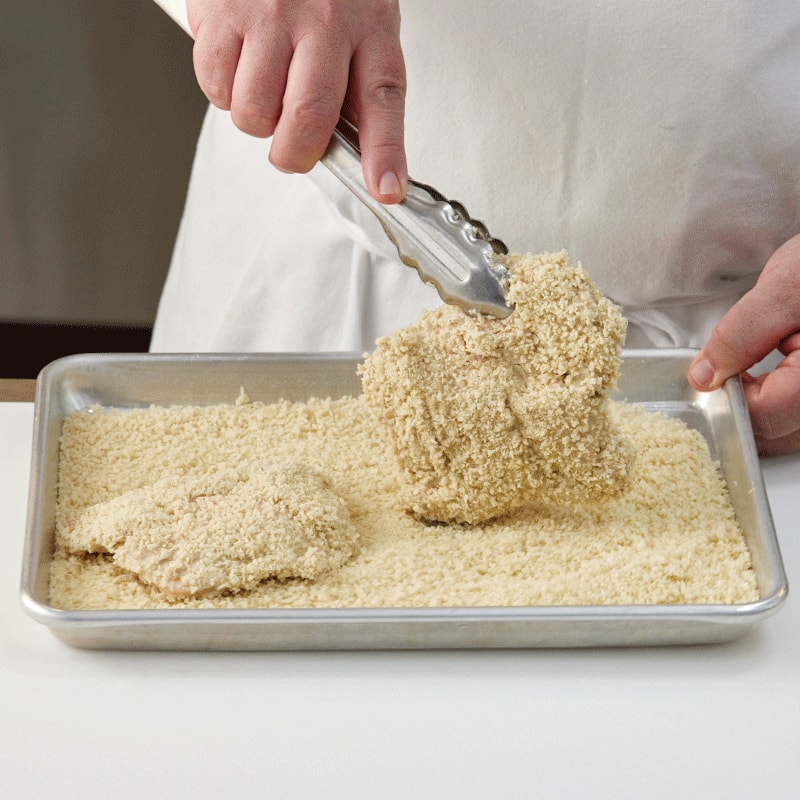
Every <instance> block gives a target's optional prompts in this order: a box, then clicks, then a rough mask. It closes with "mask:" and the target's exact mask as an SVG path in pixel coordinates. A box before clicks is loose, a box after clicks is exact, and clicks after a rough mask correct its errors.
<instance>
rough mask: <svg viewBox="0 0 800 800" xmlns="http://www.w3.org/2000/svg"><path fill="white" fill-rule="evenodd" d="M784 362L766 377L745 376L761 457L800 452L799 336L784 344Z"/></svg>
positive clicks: (751, 415) (745, 389)
mask: <svg viewBox="0 0 800 800" xmlns="http://www.w3.org/2000/svg"><path fill="white" fill-rule="evenodd" d="M780 349H781V351H782V352H783V353H784V356H785V357H784V359H783V360H782V361H781V362H780V363H779V364H778V366H777V367H776V368H775V370H773V371H772V372H770V373H767V374H766V375H759V376H758V377H757V378H752V377H750V376H749V375H745V376H743V381H744V391H745V399H746V401H747V407H748V409H749V410H750V419H751V421H752V423H753V433H754V435H755V439H756V446H757V447H758V452H759V453H760V454H761V455H779V454H782V453H790V452H793V451H795V450H798V449H800V335H798V334H795V335H794V336H791V337H789V339H787V340H786V341H785V342H783V343H782V345H781V348H780Z"/></svg>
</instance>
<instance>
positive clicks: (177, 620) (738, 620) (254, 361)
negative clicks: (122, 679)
mask: <svg viewBox="0 0 800 800" xmlns="http://www.w3.org/2000/svg"><path fill="white" fill-rule="evenodd" d="M696 353H697V350H695V349H692V348H660V349H652V350H651V349H644V350H643V349H630V350H625V351H623V363H624V361H625V360H630V359H635V358H644V359H653V358H664V359H670V360H675V359H691V358H693V357H694V355H695V354H696ZM362 358H363V354H359V353H354V352H331V353H243V354H238V353H237V354H229V353H182V354H170V353H153V354H150V353H147V354H142V353H113V354H102V353H84V354H75V355H71V356H65V357H63V358H60V359H57V360H56V361H54V362H51V363H50V364H48V365H46V366H45V367H44V368H43V369H42V371H41V372H40V374H39V376H38V378H37V381H36V393H35V400H34V403H35V406H34V428H33V458H32V461H31V469H30V473H31V480H30V483H29V496H28V515H27V524H26V532H25V544H24V548H23V565H22V574H21V580H20V587H19V590H20V601H21V605H22V607H23V609H24V611H25V612H26V614H27V615H28V616H30V617H31V618H32V619H34V620H35V621H37V622H39V623H41V624H43V625H45V626H46V627H48V628H49V629H50V630H51V632H52V633H53V634H54V635H56V636H57V637H58V638H61V639H62V640H64V641H66V642H67V643H68V644H72V645H75V646H78V647H90V648H91V647H94V646H97V645H96V644H93V643H92V632H97V631H99V630H105V631H113V630H115V629H117V630H119V631H120V632H121V633H123V634H125V637H123V638H125V641H123V642H120V644H119V647H120V648H124V649H203V650H211V649H216V648H215V646H214V643H213V642H210V643H206V645H205V646H202V647H198V648H195V647H186V646H181V645H176V646H175V647H174V648H171V647H162V646H156V647H153V642H152V635H151V634H152V633H153V631H154V630H155V631H159V630H162V629H170V628H172V627H174V626H176V625H180V626H185V625H187V626H191V627H196V626H199V625H209V626H213V627H215V628H216V627H218V626H223V627H224V626H227V625H232V624H235V625H237V626H245V627H246V628H248V629H250V628H254V629H256V628H258V629H260V628H266V629H268V628H273V627H281V628H287V627H289V628H293V629H297V630H298V631H299V630H303V629H305V628H312V627H314V626H318V625H320V624H323V625H331V626H333V627H340V626H350V627H353V629H354V630H358V631H361V632H362V633H364V634H369V632H370V631H375V630H377V629H380V628H382V629H384V632H386V629H389V630H388V632H389V634H391V629H392V628H396V627H402V626H408V625H412V626H414V625H419V626H423V627H424V626H430V625H435V624H438V623H456V624H460V625H465V626H467V627H469V626H485V625H487V624H496V623H498V622H502V623H507V624H511V625H520V626H530V625H536V624H537V623H547V622H556V623H557V622H561V623H565V622H568V623H572V624H574V625H575V626H576V627H580V626H585V625H587V624H589V625H590V624H597V623H598V622H604V623H611V624H612V625H613V624H618V625H626V624H635V625H641V624H643V623H653V624H656V625H659V624H663V623H669V622H676V623H681V624H689V625H690V626H694V627H695V628H696V629H698V630H701V631H702V629H703V628H704V627H705V628H706V629H707V630H706V632H705V633H704V634H701V638H700V639H699V640H696V641H693V640H692V637H691V636H688V637H686V640H685V641H684V640H683V639H681V638H680V637H678V640H677V641H671V640H668V641H665V642H664V643H665V644H675V643H678V644H681V643H685V644H704V643H716V642H721V641H731V640H733V639H735V638H738V637H739V636H740V635H742V634H744V633H745V632H746V631H747V630H749V629H750V627H752V625H754V624H755V623H757V622H760V621H762V620H763V619H766V618H767V617H769V616H771V615H772V614H774V613H775V612H776V611H778V610H779V609H780V608H781V607H782V606H783V604H784V602H785V600H786V598H787V596H788V590H789V586H788V580H787V577H786V572H785V569H784V565H783V560H782V557H781V554H780V546H779V542H778V540H777V535H776V532H775V529H774V523H773V521H772V515H771V511H770V508H769V503H768V498H767V495H766V487H765V485H764V481H763V474H762V472H761V470H760V467H759V468H758V469H757V470H756V471H755V472H754V473H751V474H750V477H751V478H752V480H753V482H754V485H755V488H756V490H757V498H756V499H757V501H758V502H759V503H761V504H762V505H763V506H765V507H764V508H762V509H760V510H761V511H762V513H765V514H766V518H767V520H768V522H769V531H768V534H769V539H770V541H769V542H768V544H769V546H770V549H771V553H770V555H771V558H772V559H773V560H774V564H773V568H774V570H775V576H774V577H775V588H774V590H773V591H772V592H770V593H769V594H767V595H766V596H764V597H760V598H759V599H758V600H755V601H752V602H748V603H732V604H664V605H656V604H635V605H633V604H632V605H552V606H469V607H461V606H458V607H452V606H443V607H392V608H384V607H376V608H373V607H364V608H361V607H358V608H351V607H348V608H242V609H239V608H188V609H187V608H179V609H96V610H66V609H60V608H56V607H54V606H51V605H49V604H48V603H46V602H43V601H41V600H39V599H37V592H36V588H35V583H36V579H37V577H38V574H37V573H38V570H37V569H36V567H35V565H36V562H37V560H38V556H37V548H36V545H37V534H38V528H39V527H40V525H39V526H37V523H41V520H40V512H41V509H40V508H39V502H38V501H39V496H38V493H37V491H36V489H37V486H39V485H40V481H41V478H42V475H41V474H40V473H41V471H42V470H43V469H44V466H45V465H44V464H42V463H40V461H41V459H39V458H38V455H39V453H40V452H41V449H40V447H39V445H40V444H41V442H42V440H43V438H44V437H45V436H46V434H47V431H46V430H45V425H44V423H45V422H46V419H45V417H44V416H43V409H45V408H46V407H47V402H48V400H49V394H50V392H52V391H54V388H55V387H54V386H53V382H54V381H57V380H58V378H59V376H60V375H61V374H62V373H63V372H64V371H66V370H69V369H70V368H71V367H74V366H77V365H88V366H89V367H92V366H94V365H101V366H102V365H109V364H113V365H117V366H126V365H132V364H136V363H140V362H145V363H148V362H149V363H154V364H157V363H163V364H174V363H176V362H180V363H181V364H187V365H198V366H202V365H206V366H207V365H210V364H214V363H217V362H224V363H225V364H238V363H241V364H248V365H258V364H260V363H264V362H286V361H290V362H298V363H309V362H317V361H322V362H331V361H340V362H352V361H359V360H361V359H362ZM719 391H725V392H727V393H728V394H729V396H730V400H731V404H732V407H733V410H734V412H735V413H736V414H738V415H739V417H741V414H742V410H744V418H743V419H741V418H740V419H738V420H737V421H738V422H739V424H741V425H743V426H744V436H743V442H742V445H743V447H745V448H752V452H751V453H746V454H745V455H749V456H750V458H751V459H755V463H756V464H757V465H758V463H759V462H758V456H757V454H756V453H755V444H754V441H753V439H752V428H751V426H750V421H749V416H748V415H747V411H746V404H745V401H744V393H743V391H742V385H741V381H740V380H739V379H738V378H732V379H729V380H728V381H727V382H726V384H725V386H724V387H723V389H721V390H719ZM467 636H468V632H467ZM390 638H391V636H390ZM672 639H674V637H672ZM660 643H661V642H659V641H658V637H657V636H656V635H654V637H653V640H652V641H644V642H642V644H644V645H648V646H649V645H657V644H660ZM616 644H617V643H616V642H615V641H609V642H602V641H600V642H594V643H593V642H589V643H588V644H586V645H582V644H580V643H577V644H575V645H574V646H616ZM99 646H100V647H102V648H106V649H113V648H114V647H116V645H114V644H109V643H105V644H100V645H99ZM437 646H442V647H459V648H461V647H464V648H469V647H470V646H472V645H470V644H468V643H467V644H463V645H462V644H443V645H437V644H435V643H434V644H433V645H431V644H426V645H425V647H437ZM492 646H495V645H485V644H479V645H477V647H479V648H481V649H483V648H485V647H492ZM496 646H498V647H503V648H532V647H541V646H544V647H547V646H551V645H550V644H548V640H547V637H546V636H545V637H544V639H543V640H542V641H541V642H540V643H530V642H529V643H525V642H522V643H516V644H515V643H508V642H504V643H502V644H498V645H496ZM557 646H561V645H557ZM408 647H415V645H414V644H409V643H407V642H402V641H398V642H396V643H394V644H389V645H383V646H380V649H387V648H388V649H393V648H398V649H401V648H408ZM223 649H248V648H245V647H241V648H240V647H233V648H231V647H225V648H223ZM256 649H272V648H271V647H269V646H259V647H257V648H256ZM276 649H304V650H313V649H353V648H352V647H351V646H350V645H348V644H347V643H343V645H342V646H341V647H339V646H337V645H335V644H334V645H332V646H331V645H329V646H324V645H323V646H322V647H315V646H313V645H309V644H308V643H306V644H302V643H300V644H298V646H297V647H286V646H281V647H279V648H276Z"/></svg>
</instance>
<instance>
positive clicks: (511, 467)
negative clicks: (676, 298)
mask: <svg viewBox="0 0 800 800" xmlns="http://www.w3.org/2000/svg"><path fill="white" fill-rule="evenodd" d="M507 266H508V268H509V271H510V275H511V279H510V287H509V300H510V301H511V302H512V303H514V304H515V306H516V308H515V311H514V313H513V314H511V316H510V317H509V318H508V320H503V321H498V320H493V319H490V318H486V317H482V316H477V317H470V316H467V315H465V314H463V313H462V312H460V311H458V310H456V309H450V308H449V307H447V308H443V309H440V310H438V311H435V312H431V313H430V314H425V315H423V316H422V318H421V319H420V320H419V322H418V323H417V324H416V325H414V326H410V327H409V328H407V329H404V330H402V331H398V332H397V333H395V334H393V335H392V336H390V337H386V338H385V339H384V340H380V341H379V342H378V344H377V348H376V350H375V352H374V353H373V354H370V355H368V356H367V357H366V358H365V360H364V362H363V364H362V365H361V368H360V372H361V375H362V381H363V386H364V394H363V395H362V396H358V397H342V398H338V399H330V398H312V399H310V400H308V401H307V402H304V403H298V402H287V401H279V402H275V403H260V402H251V401H250V400H249V398H247V396H246V394H244V393H242V395H241V396H240V397H239V398H238V400H236V402H232V403H230V404H225V405H216V406H206V407H199V406H198V407H193V406H175V407H152V408H149V409H134V410H113V409H112V410H101V409H99V408H92V409H86V410H82V411H76V412H74V413H71V414H69V415H68V416H67V418H66V419H65V421H64V426H63V431H62V437H61V445H60V457H59V486H58V502H57V513H56V547H55V552H54V558H53V561H52V564H51V567H50V602H51V604H52V605H54V606H56V607H59V608H65V609H99V608H105V609H119V608H162V607H212V606H215V607H250V608H268V607H271V608H274V607H295V608H296V607H423V606H429V607H430V606H509V605H514V606H526V605H555V604H564V605H576V604H578V605H605V604H630V603H643V604H658V603H742V602H750V601H753V600H756V599H757V597H758V591H757V586H756V582H755V577H754V574H753V571H752V566H751V562H750V555H749V552H748V550H747V547H746V544H745V541H744V537H743V534H742V531H741V529H740V527H739V525H738V522H737V520H736V517H735V514H734V511H733V508H732V505H731V502H730V497H729V495H728V492H727V489H726V486H725V484H724V481H723V479H722V477H721V475H720V473H719V470H718V467H717V465H716V464H715V463H714V462H713V461H712V460H711V457H710V455H709V452H708V449H707V447H706V444H705V441H704V440H703V438H702V436H701V435H700V434H699V433H698V432H696V431H694V430H691V429H689V428H688V427H687V426H686V425H685V424H684V423H683V422H681V421H680V420H677V419H673V418H670V417H667V416H665V415H662V414H658V413H651V412H648V411H646V410H644V409H642V408H640V407H637V406H633V405H628V404H625V403H620V402H612V401H610V400H609V399H608V392H609V391H610V390H611V389H613V388H614V386H615V383H616V379H617V374H618V370H619V363H620V348H621V344H622V339H623V337H624V330H625V326H624V320H622V319H621V317H620V316H619V314H618V312H617V310H616V309H615V308H614V307H613V306H612V305H611V304H610V303H609V302H608V301H607V300H606V299H605V298H603V297H602V296H601V295H600V293H599V292H598V291H597V289H596V287H595V286H594V285H593V284H592V283H591V281H590V280H589V278H588V276H587V275H586V273H585V272H584V271H583V270H582V269H581V268H580V267H575V266H573V265H571V264H570V263H569V261H568V260H567V258H566V254H563V253H561V254H555V255H545V256H538V257H533V256H513V257H508V259H507ZM432 520H436V521H435V522H434V521H432Z"/></svg>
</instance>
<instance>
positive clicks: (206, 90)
mask: <svg viewBox="0 0 800 800" xmlns="http://www.w3.org/2000/svg"><path fill="white" fill-rule="evenodd" d="M190 21H191V18H190ZM192 30H193V33H194V35H195V43H194V49H193V50H192V59H193V61H194V71H195V75H196V76H197V83H198V85H199V86H200V89H201V90H202V92H203V94H204V95H205V96H206V97H207V98H208V100H209V102H210V103H211V104H212V105H215V106H216V107H217V108H221V109H223V110H225V111H227V110H229V109H230V107H231V96H232V89H233V79H234V76H235V74H236V68H237V64H238V62H239V54H240V52H241V49H242V42H243V41H244V36H243V35H242V34H241V33H240V32H238V31H237V30H236V28H235V27H233V26H231V25H229V24H227V23H225V22H220V23H219V24H217V23H216V21H215V20H214V19H213V18H206V19H204V21H203V22H202V23H200V24H199V25H198V27H197V28H196V29H195V28H194V27H193V28H192Z"/></svg>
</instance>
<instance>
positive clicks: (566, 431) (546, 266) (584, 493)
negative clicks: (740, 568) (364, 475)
mask: <svg viewBox="0 0 800 800" xmlns="http://www.w3.org/2000/svg"><path fill="white" fill-rule="evenodd" d="M503 261H504V264H505V266H506V267H507V269H508V271H509V274H510V282H509V287H508V292H507V299H508V302H509V303H510V304H512V305H513V306H514V312H513V313H512V314H511V316H510V317H508V318H507V319H502V320H498V319H494V318H493V317H489V316H484V315H474V316H473V315H467V314H464V313H463V311H462V310H461V309H460V308H457V307H455V306H452V305H442V306H440V307H439V308H437V309H436V310H434V311H429V312H426V313H423V314H422V316H421V317H420V319H419V320H418V321H417V322H416V323H414V324H413V325H409V326H408V327H406V328H401V329H400V330H398V331H395V332H394V333H392V334H390V335H388V336H384V337H382V338H380V339H378V341H377V343H376V347H375V350H374V351H373V352H372V353H370V354H368V355H367V356H366V358H365V359H364V362H363V363H362V365H361V366H360V370H359V372H360V375H361V381H362V387H363V394H364V399H365V401H366V403H367V405H368V406H369V408H370V409H371V410H372V412H373V413H374V415H375V418H376V420H377V421H378V422H379V423H380V425H381V426H382V427H383V429H384V430H385V432H386V434H387V436H388V437H389V439H390V440H391V441H392V443H393V445H394V452H395V455H396V457H397V460H398V462H399V465H400V467H401V468H402V471H403V477H404V480H403V486H402V490H401V494H402V497H403V502H404V503H406V505H407V506H408V508H409V510H410V511H412V512H413V513H415V514H417V515H418V516H420V517H422V518H423V519H429V520H438V521H442V522H465V523H476V522H484V521H486V520H488V519H491V518H492V517H495V516H498V515H502V514H506V513H508V512H510V511H513V510H514V509H516V508H519V507H522V506H525V505H528V504H530V503H531V502H532V501H536V500H542V499H546V500H554V501H557V502H561V503H571V502H576V501H583V502H588V501H602V500H604V499H606V498H607V497H610V496H613V495H615V494H617V493H618V492H620V491H621V490H622V488H623V486H624V483H625V480H626V478H627V473H628V465H629V462H630V459H631V452H630V448H629V446H628V444H627V442H625V440H624V439H623V438H622V437H620V436H619V434H618V433H617V431H616V430H615V428H614V425H613V423H612V421H611V419H610V416H609V413H608V408H609V406H608V402H607V396H608V393H609V391H610V390H612V389H613V388H615V386H616V382H617V378H618V375H619V364H620V354H621V351H622V345H623V342H624V339H625V330H626V321H625V319H624V318H623V317H622V315H621V314H620V313H619V310H618V309H617V307H616V306H615V305H614V304H613V303H611V302H610V301H609V300H608V299H607V298H606V297H604V296H603V295H602V293H601V292H600V290H599V289H598V287H597V285H596V284H595V283H594V282H593V281H592V280H591V279H590V277H589V275H588V273H587V272H586V271H585V270H584V269H583V268H582V267H580V266H574V265H572V264H571V263H570V262H569V259H568V256H567V253H566V252H561V253H554V254H544V255H539V256H535V255H530V254H529V255H520V254H513V255H510V256H507V257H506V258H505V259H503Z"/></svg>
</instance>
